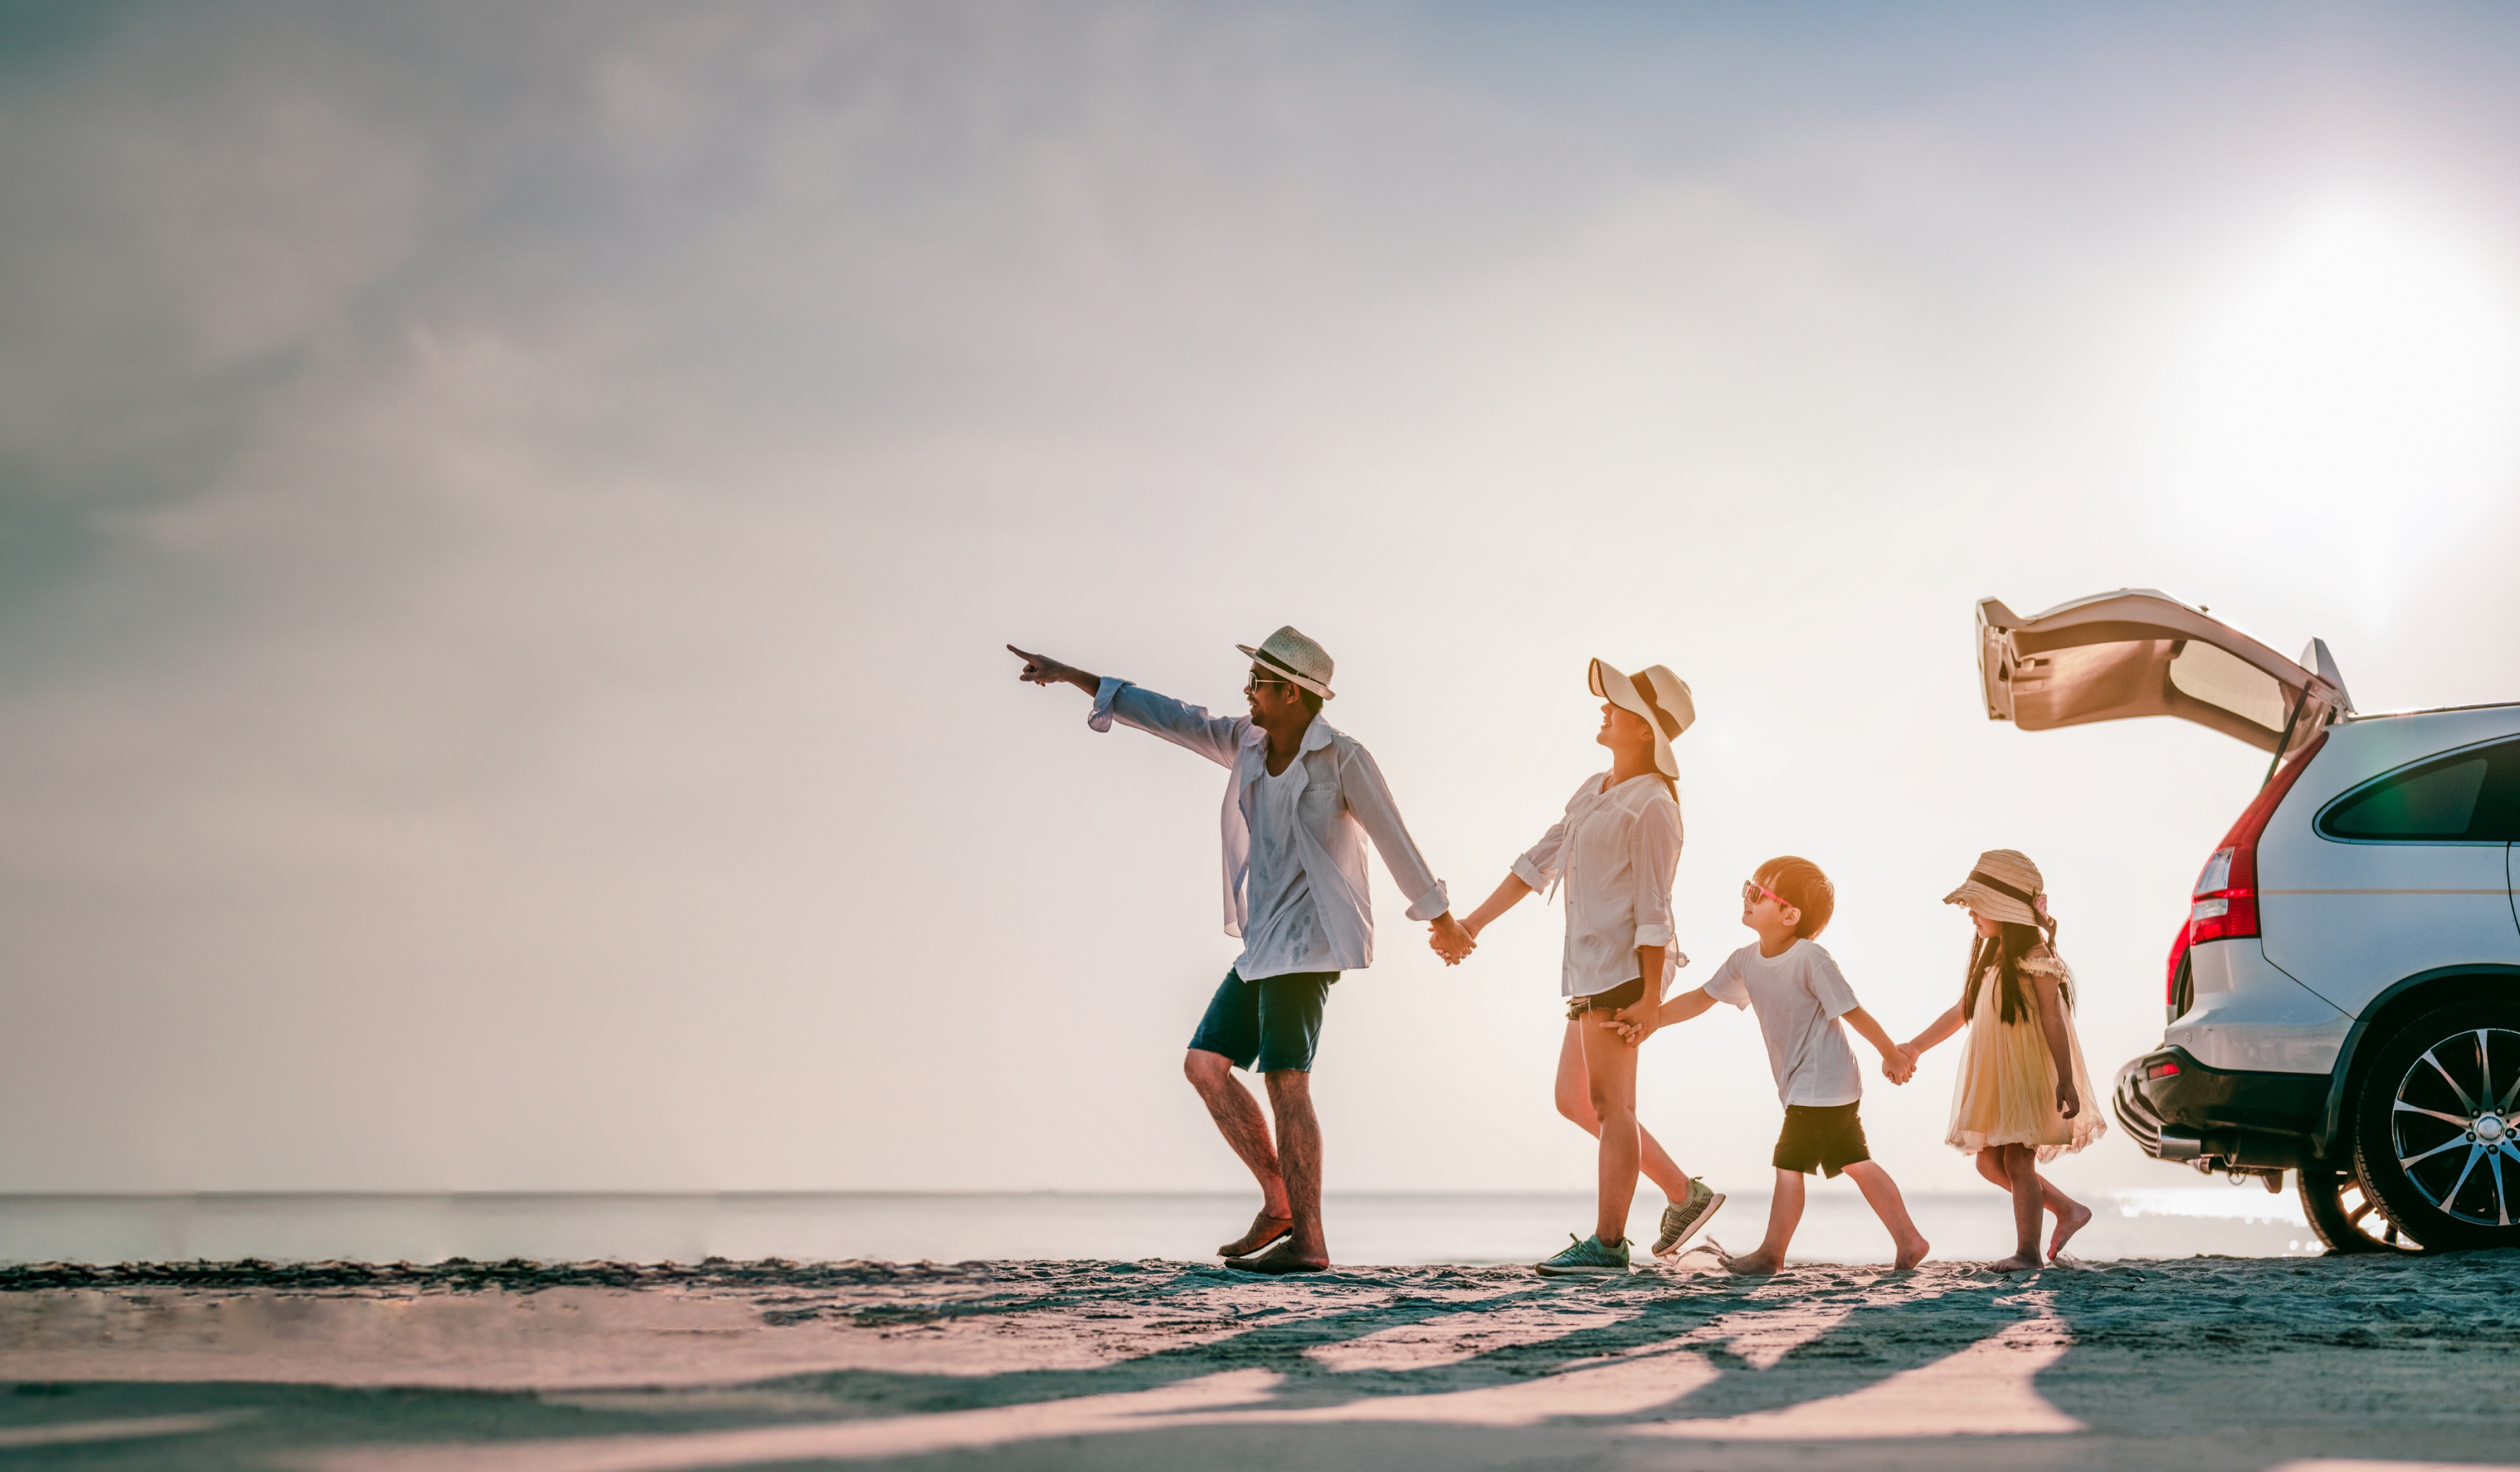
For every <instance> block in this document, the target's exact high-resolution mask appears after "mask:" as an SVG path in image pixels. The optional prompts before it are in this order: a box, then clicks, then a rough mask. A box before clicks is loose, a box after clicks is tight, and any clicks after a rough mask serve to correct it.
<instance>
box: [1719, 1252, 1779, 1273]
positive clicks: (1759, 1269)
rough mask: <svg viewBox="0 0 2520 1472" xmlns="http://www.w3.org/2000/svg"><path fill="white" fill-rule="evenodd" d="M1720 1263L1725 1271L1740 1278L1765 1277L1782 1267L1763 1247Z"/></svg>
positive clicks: (1725, 1259)
mask: <svg viewBox="0 0 2520 1472" xmlns="http://www.w3.org/2000/svg"><path fill="white" fill-rule="evenodd" d="M1721 1261H1722V1262H1723V1264H1724V1271H1727V1272H1730V1273H1733V1274H1734V1275H1735V1276H1740V1277H1748V1276H1752V1275H1758V1276H1765V1275H1766V1274H1768V1273H1771V1272H1774V1271H1777V1269H1778V1268H1779V1267H1781V1266H1782V1265H1781V1264H1779V1263H1778V1261H1777V1260H1776V1258H1775V1257H1774V1256H1773V1255H1771V1254H1770V1253H1769V1251H1768V1249H1766V1248H1764V1247H1762V1248H1760V1249H1759V1250H1758V1251H1756V1252H1745V1253H1743V1254H1741V1255H1740V1256H1739V1257H1737V1258H1724V1259H1721Z"/></svg>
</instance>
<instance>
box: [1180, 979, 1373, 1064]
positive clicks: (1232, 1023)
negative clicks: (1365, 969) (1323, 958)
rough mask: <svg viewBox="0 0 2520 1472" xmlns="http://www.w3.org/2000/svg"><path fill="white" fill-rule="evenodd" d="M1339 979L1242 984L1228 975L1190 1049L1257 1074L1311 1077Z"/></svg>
mask: <svg viewBox="0 0 2520 1472" xmlns="http://www.w3.org/2000/svg"><path fill="white" fill-rule="evenodd" d="M1338 979H1339V973H1337V972H1336V971H1290V972H1288V973H1287V974H1285V975H1283V976H1264V977H1262V978H1260V979H1259V980H1258V981H1244V980H1243V979H1242V976H1241V973H1239V972H1237V971H1228V972H1226V973H1225V984H1224V985H1223V986H1220V987H1218V988H1217V989H1216V996H1215V997H1214V998H1213V999H1211V1000H1210V1001H1209V1002H1208V1004H1207V1015H1206V1016H1204V1017H1201V1018H1200V1019H1198V1031H1197V1032H1195V1033H1193V1034H1192V1035H1191V1040H1190V1046H1191V1047H1192V1048H1194V1049H1196V1050H1198V1051H1200V1052H1214V1053H1223V1054H1225V1056H1226V1057H1228V1058H1230V1059H1232V1060H1233V1062H1234V1066H1235V1067H1237V1068H1245V1069H1249V1070H1250V1071H1251V1072H1253V1073H1280V1072H1284V1071H1288V1070H1291V1071H1293V1072H1296V1073H1310V1072H1312V1071H1313V1049H1315V1048H1319V1047H1320V1046H1321V1041H1322V1004H1323V1003H1325V1002H1328V1000H1329V996H1330V983H1331V982H1334V981H1336V980H1338Z"/></svg>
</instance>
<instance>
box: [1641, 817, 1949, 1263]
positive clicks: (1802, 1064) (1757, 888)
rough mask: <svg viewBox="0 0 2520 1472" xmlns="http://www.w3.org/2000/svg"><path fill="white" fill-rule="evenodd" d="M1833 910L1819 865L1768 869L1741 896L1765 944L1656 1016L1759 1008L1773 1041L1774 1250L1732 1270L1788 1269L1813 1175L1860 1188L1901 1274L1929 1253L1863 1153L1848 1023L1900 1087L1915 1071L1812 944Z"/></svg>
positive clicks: (1668, 1021) (1785, 863)
mask: <svg viewBox="0 0 2520 1472" xmlns="http://www.w3.org/2000/svg"><path fill="white" fill-rule="evenodd" d="M1836 909H1837V889H1836V886H1834V885H1832V884H1830V883H1829V881H1828V875H1826V874H1824V873H1822V872H1821V870H1820V866H1819V865H1817V864H1814V863H1812V862H1811V861H1810V860H1808V859H1796V858H1791V857H1787V858H1782V859H1771V860H1769V861H1768V862H1767V863H1765V864H1762V865H1760V866H1759V871H1758V874H1757V876H1756V877H1754V878H1752V879H1751V880H1750V882H1748V883H1747V884H1744V885H1742V886H1741V923H1742V924H1744V925H1747V926H1749V927H1750V928H1751V929H1752V930H1753V931H1756V932H1757V933H1758V937H1759V941H1758V944H1757V945H1753V946H1743V947H1742V948H1741V949H1740V950H1738V951H1735V952H1733V954H1732V955H1731V956H1730V957H1727V958H1726V959H1725V961H1724V963H1723V964H1722V965H1721V966H1718V967H1716V969H1715V974H1714V976H1713V977H1711V978H1709V979H1708V981H1707V983H1706V985H1704V986H1702V987H1700V988H1698V989H1697V990H1696V991H1693V992H1687V993H1684V994H1682V995H1681V996H1678V997H1675V998H1673V999H1672V1000H1670V1001H1668V1002H1666V1003H1664V1004H1662V1009H1661V1011H1660V1012H1659V1013H1658V1014H1657V1015H1658V1016H1659V1017H1660V1019H1661V1025H1662V1026H1664V1027H1669V1026H1671V1025H1672V1024H1673V1023H1675V1022H1686V1021H1688V1019H1689V1018H1691V1017H1694V1016H1696V1015H1697V1014H1698V1013H1700V1012H1703V1011H1705V1010H1706V1009H1707V1008H1708V1007H1710V1006H1713V1005H1714V1004H1716V1003H1718V1002H1729V1003H1731V1004H1733V1005H1734V1006H1748V1007H1750V1008H1752V1009H1753V1010H1755V1011H1756V1012H1757V1013H1758V1014H1759V1031H1760V1032H1761V1033H1763V1034H1765V1035H1766V1037H1767V1041H1768V1066H1769V1069H1770V1070H1771V1071H1772V1072H1773V1073H1774V1074H1775V1075H1776V1079H1777V1097H1778V1099H1779V1100H1780V1101H1781V1102H1782V1103H1783V1104H1784V1106H1785V1128H1784V1133H1783V1134H1781V1135H1779V1136H1778V1137H1777V1151H1776V1155H1775V1157H1774V1160H1773V1163H1774V1164H1775V1166H1776V1168H1777V1196H1776V1201H1775V1203H1774V1204H1773V1205H1771V1206H1770V1207H1769V1208H1768V1236H1767V1240H1766V1241H1763V1242H1761V1243H1760V1244H1759V1250H1758V1251H1756V1252H1751V1253H1744V1254H1742V1255H1741V1256H1739V1257H1728V1258H1725V1259H1724V1267H1725V1270H1726V1271H1731V1272H1743V1273H1749V1272H1762V1273H1764V1272H1774V1271H1777V1270H1778V1268H1781V1267H1783V1266H1784V1262H1785V1246H1786V1244H1787V1243H1789V1242H1791V1241H1792V1240H1793V1237H1794V1227H1796V1226H1798V1225H1800V1223H1801V1222H1802V1219H1803V1177H1805V1176H1806V1175H1809V1174H1811V1173H1812V1172H1814V1171H1821V1172H1825V1173H1826V1174H1828V1175H1831V1176H1835V1175H1838V1174H1840V1173H1843V1174H1845V1175H1847V1176H1851V1177H1853V1178H1854V1180H1855V1184H1856V1186H1857V1188H1859V1189H1861V1190H1862V1191H1863V1192H1864V1199H1865V1201H1866V1202H1867V1203H1868V1204H1869V1205H1870V1206H1871V1208H1872V1211H1873V1215H1875V1216H1877V1217H1879V1218H1880V1219H1881V1225H1882V1226H1884V1227H1888V1228H1890V1239H1891V1241H1892V1242H1893V1243H1895V1244H1896V1245H1897V1248H1898V1258H1897V1266H1898V1267H1899V1268H1902V1269H1906V1268H1913V1267H1915V1266H1916V1265H1917V1264H1918V1263H1920V1262H1922V1261H1924V1257H1925V1253H1926V1251H1927V1249H1928V1248H1929V1247H1930V1246H1931V1245H1932V1244H1930V1243H1928V1242H1927V1241H1926V1240H1925V1238H1924V1237H1923V1235H1922V1234H1920V1233H1919V1232H1918V1231H1917V1230H1916V1224H1915V1223H1913V1222H1911V1221H1910V1220H1908V1206H1907V1203H1906V1202H1904V1201H1902V1200H1900V1199H1899V1187H1898V1184H1897V1183H1896V1182H1893V1181H1891V1179H1890V1175H1889V1173H1888V1172H1887V1171H1884V1170H1882V1169H1881V1167H1880V1166H1878V1165H1876V1164H1874V1163H1873V1161H1872V1155H1871V1152H1870V1151H1869V1150H1868V1149H1866V1148H1865V1144H1864V1122H1863V1121H1862V1120H1860V1119H1858V1118H1856V1106H1857V1103H1858V1101H1859V1100H1861V1099H1862V1097H1863V1095H1864V1077H1863V1074H1862V1072H1861V1071H1860V1070H1859V1069H1858V1068H1857V1067H1856V1062H1855V1050H1854V1049H1853V1048H1850V1047H1848V1046H1847V1042H1846V1029H1845V1028H1844V1027H1843V1026H1841V1025H1840V1022H1841V1019H1842V1020H1843V1021H1845V1022H1850V1023H1853V1024H1854V1025H1855V1030H1856V1031H1857V1032H1859V1033H1862V1034H1863V1035H1864V1041H1865V1042H1867V1043H1869V1044H1871V1045H1872V1047H1873V1050H1874V1051H1876V1052H1878V1053H1880V1054H1881V1071H1882V1072H1883V1073H1884V1074H1886V1075H1888V1077H1889V1079H1890V1081H1891V1082H1892V1083H1894V1084H1904V1083H1906V1082H1908V1080H1909V1079H1910V1078H1911V1077H1912V1076H1913V1074H1914V1073H1915V1071H1916V1065H1915V1063H1914V1061H1913V1059H1911V1058H1910V1057H1909V1056H1908V1055H1907V1054H1905V1053H1903V1052H1901V1051H1900V1050H1899V1045H1897V1044H1896V1043H1893V1042H1891V1041H1890V1035H1889V1034H1888V1033H1887V1032H1885V1031H1883V1030H1882V1027H1881V1024H1880V1023H1878V1022H1875V1021H1873V1020H1872V1015H1871V1013H1869V1012H1867V1011H1866V1010H1865V1009H1864V1008H1863V1007H1862V1006H1860V1005H1858V1004H1856V1001H1855V993H1854V992H1853V991H1851V990H1849V989H1848V987H1847V985H1846V978H1845V977H1843V976H1841V975H1839V974H1838V970H1837V962H1836V961H1834V960H1832V959H1829V954H1828V953H1827V952H1826V951H1823V950H1822V949H1821V948H1820V947H1819V946H1818V945H1816V944H1814V942H1815V941H1816V940H1817V939H1818V937H1819V935H1820V933H1821V932H1822V931H1823V930H1825V929H1827V928H1828V918H1829V915H1830V914H1832V913H1833V912H1834V911H1835V910H1836ZM1621 1017H1622V1020H1623V1021H1627V1020H1631V1019H1629V1017H1628V1014H1625V1013H1622V1014H1621ZM1633 1020H1636V1021H1642V1019H1641V1018H1639V1019H1633Z"/></svg>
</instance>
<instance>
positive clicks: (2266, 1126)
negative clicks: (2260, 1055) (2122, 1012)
mask: <svg viewBox="0 0 2520 1472" xmlns="http://www.w3.org/2000/svg"><path fill="white" fill-rule="evenodd" d="M2168 1070H2176V1071H2175V1072H2174V1071H2168ZM2155 1072H2160V1073H2161V1077H2159V1078H2153V1077H2150V1075H2151V1074H2153V1073H2155ZM2327 1083H2328V1080H2327V1075H2325V1074H2323V1073H2248V1072H2242V1071H2239V1070H2235V1069H2225V1068H2208V1067H2206V1066H2205V1065H2204V1064H2202V1063H2199V1062H2197V1061H2196V1059H2195V1056H2194V1055H2193V1054H2191V1053H2189V1052H2188V1051H2187V1049H2185V1048H2156V1049H2155V1050H2153V1051H2151V1052H2148V1053H2145V1054H2144V1055H2143V1056H2142V1057H2139V1058H2137V1059H2135V1060H2134V1061H2132V1062H2130V1063H2128V1064H2127V1065H2126V1066H2125V1067H2124V1068H2121V1069H2119V1070H2118V1082H2117V1090H2116V1097H2115V1099H2114V1103H2115V1112H2116V1114H2117V1117H2118V1123H2119V1125H2121V1126H2122V1127H2124V1128H2125V1130H2126V1132H2127V1134H2128V1136H2129V1137H2132V1138H2133V1139H2134V1140H2135V1142H2136V1144H2137V1145H2138V1146H2139V1147H2140V1148H2141V1149H2142V1150H2143V1153H2145V1154H2146V1155H2149V1156H2151V1157H2152V1158H2154V1159H2155V1160H2168V1161H2175V1162H2179V1163H2181V1164H2186V1165H2193V1166H2195V1167H2196V1169H2198V1170H2200V1171H2214V1170H2242V1171H2280V1170H2283V1169H2285V1168H2287V1167H2290V1166H2297V1165H2299V1164H2301V1163H2302V1161H2303V1160H2305V1159H2307V1158H2309V1157H2310V1154H2311V1147H2310V1137H2311V1135H2312V1133H2313V1132H2314V1131H2315V1130H2316V1129H2317V1128H2318V1117H2319V1111H2320V1110H2321V1109H2323V1108H2324V1107H2325V1106H2326V1103H2327Z"/></svg>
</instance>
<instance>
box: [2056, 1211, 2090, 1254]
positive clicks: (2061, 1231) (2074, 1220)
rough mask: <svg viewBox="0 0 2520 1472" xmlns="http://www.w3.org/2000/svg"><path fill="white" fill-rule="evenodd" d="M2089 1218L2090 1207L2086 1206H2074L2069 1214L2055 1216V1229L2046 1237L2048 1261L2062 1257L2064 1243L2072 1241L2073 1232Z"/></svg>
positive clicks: (2078, 1229) (2081, 1226)
mask: <svg viewBox="0 0 2520 1472" xmlns="http://www.w3.org/2000/svg"><path fill="white" fill-rule="evenodd" d="M2091 1220H2092V1209H2091V1208H2090V1207H2088V1206H2077V1207H2075V1208H2074V1210H2073V1212H2072V1214H2071V1215H2062V1214H2060V1215H2059V1216H2058V1217H2057V1218H2056V1230H2055V1231H2054V1232H2053V1233H2051V1234H2050V1235H2049V1236H2048V1261H2049V1262H2051V1263H2052V1262H2054V1261H2056V1260H2057V1259H2058V1258H2061V1257H2063V1256H2064V1255H2065V1244H2066V1243H2067V1242H2070V1241H2072V1240H2073V1239H2074V1233H2076V1232H2078V1231H2081V1230H2082V1229H2083V1227H2084V1226H2085V1224H2087V1223H2089V1222H2090V1221H2091Z"/></svg>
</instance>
